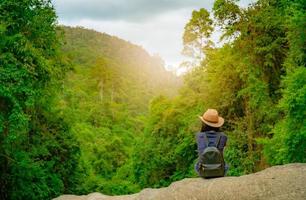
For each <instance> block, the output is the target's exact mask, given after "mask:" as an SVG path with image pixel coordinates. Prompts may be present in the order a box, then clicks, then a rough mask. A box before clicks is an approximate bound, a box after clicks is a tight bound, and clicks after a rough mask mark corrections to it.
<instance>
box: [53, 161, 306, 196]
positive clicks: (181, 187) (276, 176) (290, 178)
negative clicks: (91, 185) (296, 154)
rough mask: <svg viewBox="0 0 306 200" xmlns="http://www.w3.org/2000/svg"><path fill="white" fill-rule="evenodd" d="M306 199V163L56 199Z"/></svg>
mask: <svg viewBox="0 0 306 200" xmlns="http://www.w3.org/2000/svg"><path fill="white" fill-rule="evenodd" d="M189 199H190V200H224V199H228V200H232V199H233V200H238V199H239V200H240V199H246V200H255V199H256V200H261V199H262V200H291V199H292V200H293V199H294V200H305V199H306V163H304V164H301V163H295V164H287V165H282V166H274V167H270V168H268V169H265V170H263V171H260V172H257V173H254V174H249V175H245V176H240V177H224V178H216V179H209V180H206V179H202V178H186V179H183V180H181V181H177V182H174V183H172V184H171V185H170V186H169V187H166V188H160V189H150V188H148V189H144V190H142V191H141V192H139V193H136V194H132V195H122V196H107V195H103V194H100V193H91V194H89V195H84V196H75V195H62V196H60V197H58V198H55V199H53V200H189Z"/></svg>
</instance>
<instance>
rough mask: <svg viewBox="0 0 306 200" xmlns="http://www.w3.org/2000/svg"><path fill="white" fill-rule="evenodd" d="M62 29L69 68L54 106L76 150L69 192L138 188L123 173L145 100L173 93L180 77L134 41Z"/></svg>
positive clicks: (127, 171)
mask: <svg viewBox="0 0 306 200" xmlns="http://www.w3.org/2000/svg"><path fill="white" fill-rule="evenodd" d="M62 30H63V32H64V45H63V48H62V50H63V52H64V54H65V56H66V57H67V61H68V63H69V64H70V65H71V68H72V70H71V71H70V72H69V73H68V74H67V77H66V79H65V81H64V84H63V92H62V94H60V95H59V97H58V99H59V100H58V110H60V112H61V115H62V118H63V119H64V121H66V122H67V124H69V125H70V127H71V132H72V133H73V134H74V135H75V136H76V137H77V139H78V142H79V144H80V145H79V146H80V150H81V159H80V160H79V161H77V162H78V171H77V173H78V176H77V177H75V180H76V181H75V183H74V184H75V187H74V188H75V189H74V190H72V192H75V193H77V194H84V193H85V194H86V193H88V192H89V191H93V190H96V191H100V192H103V193H106V194H123V193H122V192H123V191H125V192H129V193H131V192H136V191H139V189H140V188H139V186H138V185H136V184H134V183H133V181H127V180H125V179H126V174H131V170H132V167H130V166H131V165H132V163H131V162H132V161H130V158H131V154H132V152H134V148H135V143H136V142H137V141H138V140H141V139H142V138H143V136H142V132H143V127H144V121H145V118H146V114H147V112H148V107H149V103H150V101H151V99H152V98H153V97H154V96H158V95H167V96H171V95H175V94H176V92H177V89H178V87H179V85H180V79H179V78H178V77H177V76H175V75H174V74H173V73H172V72H169V71H166V70H165V68H164V63H163V61H162V60H161V59H160V58H159V57H156V56H151V55H149V54H148V53H147V52H146V51H145V50H144V49H143V48H141V47H140V46H137V45H134V44H131V43H130V42H127V41H124V40H122V39H119V38H117V37H114V36H110V35H107V34H105V33H99V32H96V31H93V30H88V29H84V28H80V27H77V28H71V27H62ZM118 185H119V187H118ZM115 186H116V187H115Z"/></svg>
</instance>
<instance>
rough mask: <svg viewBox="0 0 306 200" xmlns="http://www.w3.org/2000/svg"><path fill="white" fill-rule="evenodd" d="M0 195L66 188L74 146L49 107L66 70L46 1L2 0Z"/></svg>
mask: <svg viewBox="0 0 306 200" xmlns="http://www.w3.org/2000/svg"><path fill="white" fill-rule="evenodd" d="M0 13H1V15H0V37H1V41H0V108H1V109H0V120H1V123H0V132H1V136H0V166H1V168H0V169H1V170H0V185H1V187H0V198H1V199H48V198H51V197H54V196H57V195H59V194H61V193H63V192H64V191H69V186H70V177H72V176H73V174H74V173H73V171H74V167H75V166H76V162H77V154H78V147H77V146H76V143H75V140H74V139H73V136H72V135H71V133H70V131H69V127H68V126H67V124H65V123H63V122H62V120H61V119H60V118H58V116H57V112H56V110H54V109H53V106H54V104H53V98H51V97H52V94H53V92H55V91H56V90H55V88H56V87H57V85H58V82H57V80H58V79H59V78H61V76H62V75H61V74H64V73H63V72H65V68H64V67H63V65H62V63H61V58H60V55H59V54H58V47H59V44H60V43H59V41H58V38H57V35H56V27H55V20H56V15H55V12H54V9H53V7H52V5H51V3H50V2H49V1H40V0H24V1H18V2H17V1H8V0H3V1H1V3H0Z"/></svg>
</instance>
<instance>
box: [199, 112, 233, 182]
mask: <svg viewBox="0 0 306 200" xmlns="http://www.w3.org/2000/svg"><path fill="white" fill-rule="evenodd" d="M199 117H200V119H201V121H202V129H201V132H199V133H198V134H197V136H196V140H197V144H198V156H199V157H198V162H197V163H196V165H195V170H196V172H197V173H198V174H199V175H200V176H201V177H203V178H213V177H222V176H225V174H226V171H227V169H228V166H227V165H226V164H225V162H224V158H223V150H224V147H225V146H226V141H227V136H226V135H225V134H224V133H222V132H220V131H219V128H220V127H221V126H222V125H223V123H224V119H223V118H222V117H220V116H219V115H218V111H217V110H215V109H208V110H207V111H206V112H205V113H204V114H203V116H199Z"/></svg>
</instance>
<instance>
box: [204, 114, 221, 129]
mask: <svg viewBox="0 0 306 200" xmlns="http://www.w3.org/2000/svg"><path fill="white" fill-rule="evenodd" d="M199 118H200V119H201V121H202V122H203V123H205V124H207V125H208V126H211V127H215V128H219V127H221V126H222V125H223V124H224V119H223V117H218V122H217V123H213V122H209V121H206V120H205V119H203V117H202V116H199Z"/></svg>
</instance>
